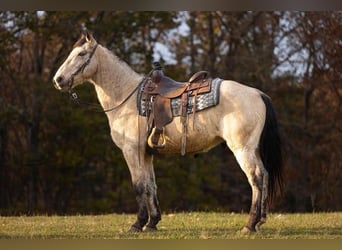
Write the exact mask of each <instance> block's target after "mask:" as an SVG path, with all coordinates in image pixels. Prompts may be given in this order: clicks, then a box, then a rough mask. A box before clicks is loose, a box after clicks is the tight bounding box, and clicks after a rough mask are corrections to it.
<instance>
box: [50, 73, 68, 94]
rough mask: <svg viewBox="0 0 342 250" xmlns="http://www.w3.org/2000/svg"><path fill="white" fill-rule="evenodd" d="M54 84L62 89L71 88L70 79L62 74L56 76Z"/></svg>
mask: <svg viewBox="0 0 342 250" xmlns="http://www.w3.org/2000/svg"><path fill="white" fill-rule="evenodd" d="M53 85H54V86H55V88H56V89H58V90H60V91H67V90H69V89H70V88H71V86H70V81H66V80H65V79H64V77H62V76H57V77H54V78H53Z"/></svg>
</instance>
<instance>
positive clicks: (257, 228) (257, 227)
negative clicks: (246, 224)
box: [255, 218, 266, 232]
mask: <svg viewBox="0 0 342 250" xmlns="http://www.w3.org/2000/svg"><path fill="white" fill-rule="evenodd" d="M265 223H266V219H264V218H262V219H261V220H260V221H259V222H258V223H257V224H256V225H255V230H256V231H257V232H260V230H261V229H260V227H261V225H262V224H265Z"/></svg>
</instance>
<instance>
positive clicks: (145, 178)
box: [123, 150, 161, 231]
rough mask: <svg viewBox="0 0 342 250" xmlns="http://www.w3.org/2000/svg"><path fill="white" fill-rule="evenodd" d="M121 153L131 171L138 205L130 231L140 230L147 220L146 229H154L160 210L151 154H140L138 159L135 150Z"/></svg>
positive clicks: (159, 218) (158, 219)
mask: <svg viewBox="0 0 342 250" xmlns="http://www.w3.org/2000/svg"><path fill="white" fill-rule="evenodd" d="M123 153H124V157H125V159H126V162H127V164H128V167H129V170H130V173H131V177H132V183H133V187H134V190H135V192H136V200H137V203H138V207H139V210H138V215H137V220H136V221H135V223H133V225H132V226H131V229H130V231H142V230H143V228H144V226H145V225H146V223H147V222H148V224H147V225H146V230H156V229H157V227H156V225H157V223H158V222H159V221H160V220H161V212H160V208H159V204H158V199H157V186H156V183H155V176H154V170H153V163H152V156H151V155H145V154H141V155H140V159H139V157H138V156H137V153H136V151H135V152H133V151H132V150H127V151H125V150H123Z"/></svg>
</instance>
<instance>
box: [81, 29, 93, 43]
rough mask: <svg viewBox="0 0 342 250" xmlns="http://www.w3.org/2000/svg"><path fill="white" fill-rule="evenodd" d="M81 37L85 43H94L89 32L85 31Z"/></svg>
mask: <svg viewBox="0 0 342 250" xmlns="http://www.w3.org/2000/svg"><path fill="white" fill-rule="evenodd" d="M83 35H84V38H85V39H86V41H87V42H95V39H94V37H93V34H92V33H91V32H89V31H87V30H86V31H84V33H83Z"/></svg>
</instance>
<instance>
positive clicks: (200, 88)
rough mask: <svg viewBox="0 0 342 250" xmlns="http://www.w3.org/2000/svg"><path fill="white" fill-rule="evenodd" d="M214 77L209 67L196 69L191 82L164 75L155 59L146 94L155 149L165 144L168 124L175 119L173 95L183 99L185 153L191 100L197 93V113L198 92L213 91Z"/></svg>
mask: <svg viewBox="0 0 342 250" xmlns="http://www.w3.org/2000/svg"><path fill="white" fill-rule="evenodd" d="M210 84H211V79H210V78H209V73H208V72H207V71H199V72H197V73H195V74H194V75H193V76H191V77H190V79H189V80H188V81H187V82H178V81H175V80H173V79H171V78H170V77H167V76H165V75H164V72H163V71H162V69H161V66H160V64H159V63H154V69H153V71H152V72H151V77H150V78H149V79H148V80H147V81H146V82H145V86H144V88H143V90H142V95H143V96H144V99H145V100H146V102H145V105H146V110H148V112H147V113H146V116H147V120H148V130H149V133H150V135H149V137H148V145H149V146H150V147H151V148H152V149H159V148H163V147H165V144H166V139H165V134H164V127H165V126H166V125H167V124H169V123H170V122H171V121H172V120H173V114H172V107H171V99H173V98H180V99H181V122H182V127H183V131H182V141H181V154H182V155H184V154H185V151H186V134H187V121H188V106H189V103H188V100H189V97H190V96H194V99H193V100H194V103H193V105H192V107H193V110H192V113H193V114H194V115H195V111H196V110H195V109H196V108H195V107H196V105H195V103H196V96H197V95H198V94H200V93H206V92H209V91H210Z"/></svg>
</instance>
